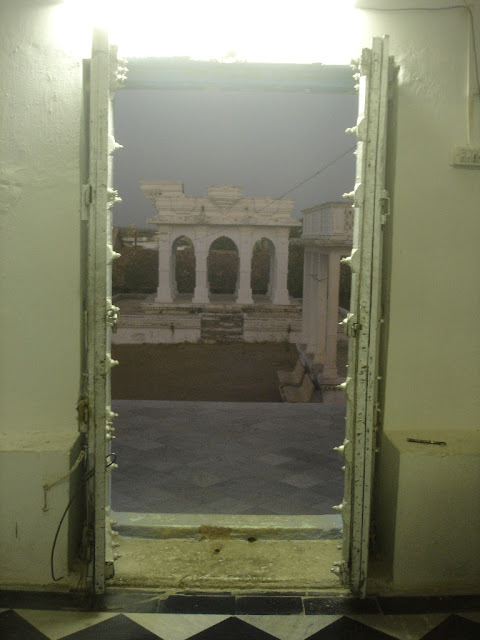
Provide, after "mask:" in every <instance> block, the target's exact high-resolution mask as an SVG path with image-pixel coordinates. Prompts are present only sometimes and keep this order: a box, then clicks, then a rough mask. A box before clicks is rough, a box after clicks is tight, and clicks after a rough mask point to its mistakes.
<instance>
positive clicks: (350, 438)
mask: <svg viewBox="0 0 480 640" xmlns="http://www.w3.org/2000/svg"><path fill="white" fill-rule="evenodd" d="M96 41H97V42H100V47H99V48H98V49H97V50H95V46H94V57H93V60H95V56H96V58H97V60H99V62H100V63H101V60H102V59H103V60H105V58H106V56H108V48H107V47H105V42H104V40H102V36H101V34H99V35H98V36H97V39H96ZM107 59H108V58H107ZM98 66H101V64H100V65H98ZM92 69H95V65H93V67H92ZM106 69H107V71H108V66H107V67H106ZM103 77H104V78H105V79H107V78H108V75H107V74H106V73H103ZM359 77H360V83H359V84H360V106H359V117H358V121H357V127H356V128H355V132H356V133H357V136H358V138H359V143H358V146H357V172H356V188H355V192H354V194H352V197H354V204H355V213H356V219H355V230H356V232H355V233H354V246H353V250H352V253H351V256H350V258H349V263H350V266H351V268H352V272H353V280H352V296H351V302H352V308H351V310H350V312H349V313H348V315H347V317H346V318H345V322H344V323H343V324H344V325H345V328H346V331H347V334H348V335H349V337H350V338H351V340H350V342H349V377H348V378H347V380H346V381H345V383H344V385H343V387H344V389H345V390H346V395H347V400H348V402H347V414H346V423H347V431H346V434H345V436H346V437H345V440H344V444H343V445H341V446H339V447H338V452H339V453H340V454H341V455H342V456H343V457H344V459H345V477H346V484H345V497H344V499H343V501H342V502H341V504H340V505H338V510H339V511H341V512H342V520H343V524H344V530H343V559H342V560H339V561H338V562H337V563H334V564H335V565H336V566H335V568H334V573H336V574H338V575H339V576H340V577H342V578H343V581H344V583H345V584H348V585H349V586H350V588H351V589H352V590H353V591H354V592H356V593H363V594H364V593H365V587H366V581H365V579H366V570H367V560H368V546H369V545H368V543H369V518H370V515H369V514H370V500H371V491H372V481H373V456H374V447H375V436H374V433H375V427H376V425H377V423H378V412H377V405H376V388H377V380H378V367H377V362H378V353H377V346H378V341H379V326H380V323H381V315H380V314H381V306H380V303H379V294H380V283H381V280H380V266H381V231H382V226H383V223H384V219H385V216H386V211H387V203H388V194H386V192H385V191H384V172H385V131H386V126H385V125H386V111H387V108H386V88H387V86H388V50H387V47H386V46H384V40H383V39H375V40H374V48H373V49H372V50H364V52H363V54H362V60H361V62H360V66H359ZM95 80H96V78H95ZM92 84H93V85H94V87H95V96H94V98H93V100H92V101H91V107H95V101H96V100H97V99H98V97H99V95H98V94H99V92H98V91H97V90H96V88H97V87H98V86H99V84H100V83H97V82H95V83H92ZM100 97H101V96H100ZM93 110H94V109H92V111H93ZM102 113H103V117H104V118H105V117H106V116H107V111H106V110H103V112H102V111H100V112H98V119H99V121H100V120H101V117H102ZM96 117H97V113H95V114H94V115H93V116H92V119H91V122H92V123H93V124H95V119H96ZM107 117H108V116H107ZM105 131H106V127H103V128H102V127H100V128H95V131H94V133H95V135H97V137H98V136H100V137H101V134H102V133H103V132H105ZM95 135H93V136H92V142H91V147H92V149H93V148H94V147H95V144H96V137H95ZM101 140H102V144H103V142H104V141H106V138H104V137H101ZM108 142H109V143H110V139H108ZM105 149H106V145H105ZM93 151H94V152H93V153H92V154H91V157H92V158H94V159H95V160H98V159H100V160H101V162H103V156H102V155H101V153H100V154H99V153H97V152H96V151H95V149H93ZM100 151H101V150H100ZM104 167H105V173H103V171H104ZM318 173H319V172H317V174H318ZM107 174H108V166H107V164H106V163H103V164H101V163H100V164H99V163H98V162H93V163H91V182H92V184H93V188H92V192H93V193H94V194H95V196H96V197H95V198H94V199H93V201H92V205H93V211H94V213H95V215H94V216H93V217H92V218H91V225H90V239H91V245H90V246H91V252H90V255H91V256H92V260H93V265H92V260H91V261H90V265H91V271H90V275H91V281H90V290H89V305H90V306H89V309H91V310H92V313H91V314H90V315H89V318H91V320H90V321H89V336H90V337H91V339H90V340H89V355H90V358H89V366H90V365H95V367H92V366H90V369H89V370H90V371H91V376H89V380H91V388H92V390H93V391H94V394H93V395H91V399H92V404H91V406H92V408H93V411H92V413H91V414H89V416H90V425H91V426H90V430H89V433H90V435H91V438H90V440H89V446H90V449H91V451H93V453H94V454H95V457H94V458H92V457H91V456H89V458H88V461H89V464H90V465H92V463H93V461H94V460H95V461H96V464H93V467H92V468H93V470H94V472H95V491H94V507H95V532H96V534H98V538H97V540H96V553H95V556H94V563H95V573H94V575H95V578H94V584H95V588H96V590H97V591H102V590H103V588H104V578H105V568H104V566H103V563H104V561H105V555H104V553H102V544H104V543H105V538H102V531H103V529H102V519H104V518H105V513H106V511H105V500H106V498H107V494H105V491H104V487H105V481H104V478H105V467H104V459H105V453H106V452H108V449H105V444H106V441H107V440H110V439H111V437H110V438H106V437H105V433H102V431H100V432H98V429H96V425H97V424H102V422H103V423H104V422H106V424H107V428H106V431H107V434H111V432H112V428H111V421H112V418H113V417H114V414H113V413H112V412H111V410H110V405H109V404H108V403H109V400H110V388H109V386H108V374H107V375H105V373H104V370H106V368H108V369H110V368H111V367H112V366H113V365H114V364H115V362H114V360H112V358H111V355H110V353H109V352H108V351H107V353H106V355H105V349H107V350H108V347H109V342H110V334H109V330H108V326H114V324H115V313H116V311H115V307H113V306H112V305H111V301H110V298H109V297H108V296H109V293H110V291H109V282H110V280H109V273H108V268H107V267H108V265H109V264H110V262H111V257H112V245H111V237H112V236H111V229H110V227H109V218H108V217H107V219H106V220H105V218H102V217H97V215H96V214H97V211H98V213H99V214H100V213H103V214H104V211H103V208H104V207H105V209H106V210H109V207H110V206H111V204H112V203H113V200H114V199H115V193H114V192H113V191H107V188H106V187H107V186H110V184H109V181H108V180H107V179H106V178H107ZM102 180H103V183H102ZM94 247H95V248H94ZM105 251H106V253H105ZM197 259H198V257H197ZM159 260H160V253H159ZM249 263H250V262H249V261H247V263H246V264H249ZM102 264H104V265H105V272H104V271H103V270H102V268H101V265H102ZM165 264H168V265H170V266H171V256H170V248H169V253H168V254H167V260H166V262H165ZM92 266H94V267H95V269H94V270H92ZM170 266H169V268H170ZM312 275H313V274H312ZM243 276H244V278H243V279H244V280H245V281H246V282H248V283H249V282H250V279H249V278H246V277H245V272H243ZM240 279H242V270H241V275H240ZM170 284H171V283H169V286H170ZM197 287H198V282H197V284H196V288H197ZM105 291H106V296H105ZM170 292H171V289H170ZM102 296H103V297H102ZM97 301H98V302H97ZM100 303H101V304H100ZM105 306H106V311H105V310H104V312H103V313H102V308H103V307H105ZM99 312H100V313H99ZM332 316H333V314H332ZM102 327H103V331H102ZM105 331H106V333H105ZM335 335H336V334H335ZM102 353H103V356H102ZM99 356H101V358H100V359H99V360H98V357H99ZM350 376H351V377H350ZM98 400H100V402H98ZM102 400H103V405H102ZM110 457H111V454H108V453H107V461H108V460H109V459H110ZM109 467H112V463H111V461H110V462H108V465H107V468H109ZM222 530H223V529H222ZM229 530H230V529H229ZM102 539H103V543H102ZM254 540H256V538H255V537H252V541H254ZM103 549H105V546H104V547H103ZM214 551H215V550H214ZM215 553H216V551H215ZM267 579H268V576H267ZM310 584H311V583H310Z"/></svg>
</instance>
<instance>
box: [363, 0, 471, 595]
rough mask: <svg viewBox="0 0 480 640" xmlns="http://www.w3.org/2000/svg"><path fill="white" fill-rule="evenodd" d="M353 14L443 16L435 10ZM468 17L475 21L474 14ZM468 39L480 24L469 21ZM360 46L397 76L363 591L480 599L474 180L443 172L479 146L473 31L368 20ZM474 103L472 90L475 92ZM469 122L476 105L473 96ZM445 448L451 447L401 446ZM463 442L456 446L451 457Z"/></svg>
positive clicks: (446, 18)
mask: <svg viewBox="0 0 480 640" xmlns="http://www.w3.org/2000/svg"><path fill="white" fill-rule="evenodd" d="M357 4H358V5H360V6H362V7H365V6H370V7H371V6H377V7H378V6H381V7H383V8H384V9H388V8H391V7H399V6H402V7H407V6H410V7H414V6H417V7H419V6H422V7H428V6H431V7H439V6H442V5H445V4H446V3H444V2H443V1H438V2H430V0H426V1H424V2H414V1H413V0H412V1H408V2H403V3H399V2H394V1H393V0H391V1H390V0H388V1H386V2H382V3H378V2H374V1H373V0H368V1H361V2H358V3H357ZM476 6H477V9H478V8H480V7H479V5H478V3H477V4H476ZM475 18H476V31H477V35H478V29H479V25H480V16H479V13H478V10H477V11H476V16H475ZM361 21H362V25H363V26H362V31H363V40H364V43H363V44H364V46H368V42H369V40H370V38H371V37H372V36H378V35H382V34H385V33H386V34H389V36H390V49H391V53H392V55H394V57H395V61H396V63H397V65H398V66H399V75H398V91H397V95H396V99H395V101H394V108H393V112H392V113H393V117H394V120H395V122H394V124H393V127H392V130H391V133H393V134H394V139H393V140H392V141H391V154H390V156H389V159H388V162H389V171H388V174H389V184H388V188H389V189H390V190H391V195H392V214H391V220H390V222H389V223H388V224H389V225H390V229H389V232H388V233H387V236H390V241H389V242H387V252H386V262H387V264H386V271H385V272H386V280H387V282H386V291H387V293H388V291H389V297H388V299H387V300H386V309H387V314H386V315H387V320H388V322H387V326H386V327H385V329H386V331H387V335H388V339H387V345H386V346H387V352H386V354H384V356H385V355H386V357H385V358H384V361H385V360H386V363H387V364H386V369H384V374H385V375H384V382H383V383H381V384H383V389H382V393H383V396H384V413H383V435H382V436H381V439H380V440H379V454H378V457H377V469H376V490H375V509H374V523H373V529H374V532H375V537H376V538H375V539H376V545H375V559H374V561H373V562H372V566H371V574H370V575H371V578H372V580H371V584H370V591H374V592H383V593H392V592H393V593H405V592H415V593H423V594H425V593H448V592H450V593H452V592H453V593H460V592H462V591H463V592H465V591H470V592H472V591H473V592H474V591H476V590H478V588H480V573H479V564H478V560H477V557H478V548H479V547H480V513H479V511H478V509H477V508H476V507H474V504H476V502H475V496H476V495H477V494H478V467H479V463H480V449H479V446H478V436H479V431H480V336H479V332H478V326H477V325H478V322H477V320H476V319H477V318H478V317H479V315H480V290H479V287H478V282H477V280H478V273H479V272H480V254H479V252H478V238H479V237H480V216H479V215H478V213H479V207H480V204H479V203H480V171H478V170H468V169H457V168H453V167H452V166H450V154H451V151H452V147H453V146H454V145H466V144H467V142H468V138H469V125H470V129H471V130H470V143H471V144H472V145H473V144H477V145H479V144H480V138H479V137H478V130H479V129H478V123H477V122H471V121H469V118H468V117H467V113H468V107H469V106H470V108H471V107H472V104H471V101H470V102H469V99H468V97H467V87H468V86H470V88H472V83H471V82H470V84H469V83H468V82H467V79H468V67H469V62H470V63H471V60H470V61H469V48H468V46H467V43H468V42H469V39H470V25H469V22H468V20H467V13H466V11H465V10H464V9H455V10H446V11H414V12H408V11H404V12H403V11H402V12H395V11H392V12H390V11H385V12H379V11H374V10H365V11H362V14H361ZM473 88H474V90H475V91H476V90H477V88H476V86H473ZM473 100H474V101H476V103H477V105H476V106H475V112H474V118H475V119H477V120H478V118H479V116H480V108H479V107H480V102H479V100H480V98H479V96H478V94H477V95H476V96H474V98H473ZM409 437H410V438H415V437H416V438H424V439H432V440H441V441H444V442H446V443H447V445H446V446H443V445H440V446H435V445H422V444H412V443H408V442H407V438H409ZM459 443H461V445H459Z"/></svg>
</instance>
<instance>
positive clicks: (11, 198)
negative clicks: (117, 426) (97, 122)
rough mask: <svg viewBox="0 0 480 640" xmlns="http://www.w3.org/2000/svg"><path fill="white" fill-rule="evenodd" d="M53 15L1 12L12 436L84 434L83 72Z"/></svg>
mask: <svg viewBox="0 0 480 640" xmlns="http://www.w3.org/2000/svg"><path fill="white" fill-rule="evenodd" d="M55 10H56V8H55V7H32V6H29V4H28V3H25V2H19V3H17V2H7V1H5V0H3V1H2V3H1V12H2V20H1V23H0V47H1V52H0V55H1V66H2V75H1V83H2V95H3V96H5V97H6V99H4V104H3V115H2V131H1V136H2V139H1V145H0V168H1V172H2V179H1V182H0V196H1V203H2V216H1V234H0V238H1V240H0V242H1V250H0V274H1V279H0V297H1V298H2V300H3V301H4V302H6V301H8V303H6V304H2V312H1V334H2V336H3V340H2V342H3V344H2V358H1V362H0V385H1V388H2V403H1V404H0V424H1V425H2V429H3V430H6V431H14V432H20V431H29V430H31V429H37V430H38V429H47V430H65V429H74V428H76V420H75V405H76V402H77V398H78V394H79V386H80V380H79V376H80V366H79V357H80V349H79V347H80V303H81V296H80V245H79V240H78V239H79V230H80V185H79V180H80V166H79V163H80V153H79V149H80V121H81V112H82V108H81V107H82V67H81V60H80V59H79V58H78V57H77V58H75V57H74V56H71V55H68V54H67V53H66V52H63V51H62V50H60V49H58V48H57V46H56V42H55V41H54V39H53V37H52V26H51V16H50V12H52V11H55ZM6 336H8V339H5V337H6Z"/></svg>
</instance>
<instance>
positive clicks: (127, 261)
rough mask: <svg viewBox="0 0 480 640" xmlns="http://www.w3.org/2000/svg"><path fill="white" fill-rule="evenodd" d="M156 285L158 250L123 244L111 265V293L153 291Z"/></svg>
mask: <svg viewBox="0 0 480 640" xmlns="http://www.w3.org/2000/svg"><path fill="white" fill-rule="evenodd" d="M157 287H158V251H155V249H144V248H143V247H130V246H128V245H124V246H123V247H122V248H121V256H120V258H118V260H115V261H114V263H113V265H112V290H113V293H114V294H115V293H154V292H155V291H156V290H157Z"/></svg>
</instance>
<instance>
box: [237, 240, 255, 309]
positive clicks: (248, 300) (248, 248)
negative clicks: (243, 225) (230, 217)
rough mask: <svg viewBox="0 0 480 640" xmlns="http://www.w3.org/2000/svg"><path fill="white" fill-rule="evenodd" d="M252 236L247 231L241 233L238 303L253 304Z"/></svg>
mask: <svg viewBox="0 0 480 640" xmlns="http://www.w3.org/2000/svg"><path fill="white" fill-rule="evenodd" d="M252 251H253V247H252V238H251V234H250V233H246V232H245V231H244V232H243V233H241V235H240V246H239V247H238V253H239V258H240V262H239V266H238V269H239V278H238V291H237V304H253V298H252V287H251V275H252Z"/></svg>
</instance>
